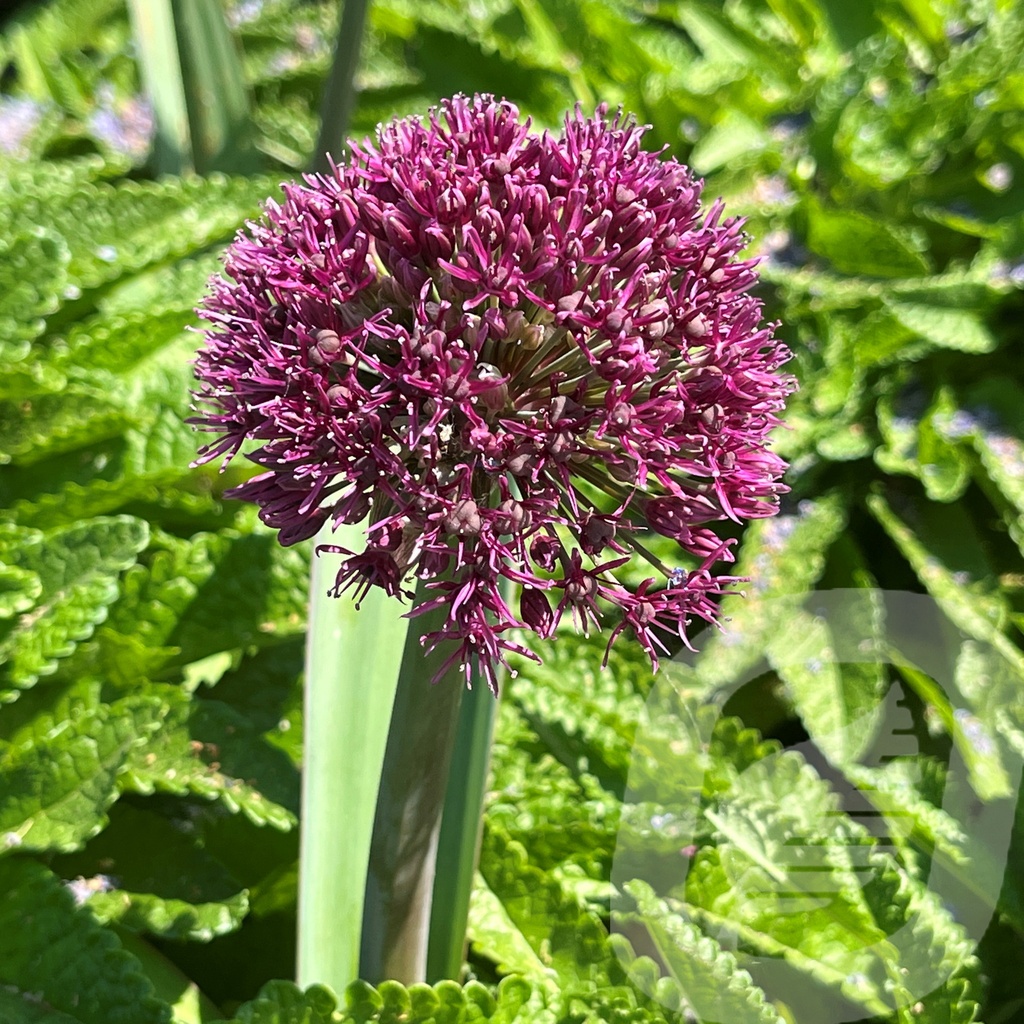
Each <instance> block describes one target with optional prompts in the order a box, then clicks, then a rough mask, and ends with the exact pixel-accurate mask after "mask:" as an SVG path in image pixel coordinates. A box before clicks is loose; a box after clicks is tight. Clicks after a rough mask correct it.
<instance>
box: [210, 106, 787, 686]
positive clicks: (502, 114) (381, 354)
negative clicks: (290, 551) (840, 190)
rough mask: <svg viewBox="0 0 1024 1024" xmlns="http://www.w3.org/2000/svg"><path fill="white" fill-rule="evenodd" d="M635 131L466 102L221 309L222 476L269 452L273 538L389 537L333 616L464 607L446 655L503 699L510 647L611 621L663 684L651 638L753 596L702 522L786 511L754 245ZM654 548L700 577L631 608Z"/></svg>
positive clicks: (281, 216)
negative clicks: (507, 596)
mask: <svg viewBox="0 0 1024 1024" xmlns="http://www.w3.org/2000/svg"><path fill="white" fill-rule="evenodd" d="M643 134H644V129H643V128H641V127H639V126H637V125H636V124H634V123H633V122H632V121H631V120H629V119H626V118H623V117H622V116H621V115H619V116H612V117H609V116H608V114H607V113H606V111H605V110H604V108H601V109H599V110H598V112H597V114H596V115H595V116H594V117H586V116H584V115H583V114H582V113H581V112H580V111H579V110H577V111H576V113H575V114H574V115H572V116H570V117H568V118H567V119H566V122H565V125H564V128H563V130H562V131H561V133H560V134H552V133H543V134H538V133H536V132H533V131H531V130H530V126H529V123H528V122H527V123H521V122H520V120H519V116H518V112H517V111H516V109H515V107H514V106H512V105H511V104H509V103H506V102H499V101H496V100H495V99H493V98H492V97H490V96H477V97H474V98H472V99H470V98H466V97H461V96H458V97H455V98H454V99H452V100H449V101H446V102H444V103H443V104H442V105H441V107H440V108H439V109H438V110H435V111H432V112H431V113H430V115H429V116H428V117H427V118H426V119H425V120H424V121H420V120H417V119H408V120H401V121H395V122H393V123H392V124H390V125H387V126H384V127H382V128H381V129H380V130H379V131H378V134H377V139H376V142H375V143H373V144H371V143H370V142H365V143H364V144H363V145H362V146H353V155H352V158H351V159H350V161H349V162H348V163H346V164H344V165H342V166H339V167H337V168H336V169H335V170H334V172H333V173H331V174H328V175H326V176H310V177H307V178H306V181H305V183H304V184H292V185H287V186H285V190H284V191H285V197H284V201H283V203H281V204H278V203H274V202H270V203H268V204H267V205H266V208H265V211H264V216H263V218H262V220H260V221H259V222H257V223H253V224H250V225H249V226H248V229H247V231H246V232H244V233H242V234H240V235H239V236H238V238H237V239H236V240H235V242H234V243H233V244H232V245H231V246H230V248H229V249H228V251H227V255H226V257H225V272H226V276H225V277H221V278H217V279H215V280H214V282H213V285H212V291H211V294H210V296H209V298H208V299H207V300H206V303H205V305H204V307H203V309H202V310H201V314H202V316H203V317H204V318H205V319H206V320H207V321H208V322H209V327H208V329H207V331H206V342H205V346H204V348H203V349H202V351H201V352H200V354H199V358H198V360H197V375H198V377H199V380H200V382H201V385H200V389H199V391H198V396H197V397H198V415H197V418H196V422H198V424H199V425H200V426H201V427H202V428H203V429H206V430H209V431H212V432H214V433H215V434H217V435H219V436H218V437H217V438H216V439H215V440H214V441H213V442H212V443H211V444H209V445H208V446H207V447H206V448H205V449H204V452H203V456H202V457H203V458H204V459H207V460H209V459H214V458H217V457H218V456H221V455H228V456H230V455H232V454H234V453H235V452H237V451H238V449H239V447H240V446H241V444H242V443H243V441H245V440H247V439H256V440H257V441H258V442H259V447H258V448H257V449H256V450H255V451H252V452H250V453H248V455H247V457H248V458H250V459H252V460H253V461H254V462H256V463H257V464H259V465H260V466H261V467H263V469H264V470H265V471H264V472H263V473H261V474H260V475H258V476H257V477H255V478H254V479H252V480H251V481H250V482H248V483H246V484H245V485H243V486H242V487H239V488H238V489H237V490H236V491H235V492H234V494H235V496H237V497H240V498H247V499H250V500H252V501H255V502H257V503H258V504H259V506H260V515H261V517H262V518H263V520H264V521H265V522H266V523H268V524H270V525H271V526H274V527H277V528H279V529H280V536H281V541H282V543H285V544H291V543H295V542H296V541H299V540H303V539H305V538H308V537H312V536H313V535H314V534H316V533H317V531H318V530H319V529H320V528H321V526H322V525H323V524H324V523H325V522H326V521H328V520H332V521H333V522H335V523H355V522H359V521H361V520H363V519H364V518H366V517H367V516H368V517H369V520H368V527H367V531H366V546H365V549H364V550H361V551H349V550H342V549H340V548H337V547H331V546H328V548H329V549H330V550H334V551H340V553H341V554H343V555H344V556H345V559H344V561H343V563H342V566H341V570H340V572H339V574H338V577H337V583H336V588H335V590H336V592H337V593H339V594H340V593H344V592H351V593H353V594H355V595H356V597H357V598H358V597H359V596H361V595H362V594H365V593H366V592H367V589H368V588H369V587H373V586H377V587H381V588H383V589H384V590H385V591H387V592H388V593H391V594H409V593H411V591H412V586H413V582H414V580H415V579H416V578H418V579H420V580H422V581H426V590H427V599H426V600H425V601H422V602H421V603H420V605H419V606H418V607H416V608H414V609H413V614H414V615H415V614H417V613H421V612H423V611H425V610H428V609H430V608H433V607H437V606H440V605H445V606H447V607H448V608H449V613H448V616H447V621H446V622H445V625H444V626H443V627H442V628H441V629H440V630H437V631H434V632H431V633H428V634H427V635H426V636H425V637H424V641H425V643H426V644H427V645H428V646H430V647H433V646H435V645H436V644H438V643H440V642H441V641H446V640H450V641H454V644H453V645H452V646H451V652H452V653H451V656H450V658H449V659H448V662H447V664H446V668H447V667H451V666H452V665H459V666H461V667H462V668H463V669H464V670H465V673H466V677H467V679H468V678H469V675H470V672H471V670H472V667H473V665H474V664H476V665H478V666H479V668H480V670H481V671H482V672H483V674H484V677H485V678H486V679H487V680H488V681H489V683H490V685H491V686H492V688H494V687H495V686H496V682H495V680H496V676H495V670H496V667H497V665H498V664H499V663H501V662H503V661H504V660H505V656H506V654H507V653H508V652H509V651H513V650H520V648H519V647H518V646H517V645H516V643H515V642H514V641H513V640H512V639H511V638H510V630H512V629H513V628H514V627H525V628H527V629H532V630H534V631H535V632H537V633H539V634H541V635H548V634H550V633H551V632H552V631H553V630H554V629H555V627H556V626H557V623H558V620H559V619H560V618H561V617H562V616H563V615H566V614H568V615H569V616H570V617H571V618H572V619H573V620H575V621H576V623H577V624H578V626H579V627H580V628H582V629H588V628H590V627H595V628H596V627H600V626H601V625H602V623H603V620H604V618H605V616H606V615H607V614H608V612H609V606H612V608H613V609H614V610H615V612H616V614H617V619H613V622H615V626H614V628H613V630H612V633H611V635H612V637H613V638H614V637H615V636H617V635H618V634H619V633H621V631H622V630H623V629H624V628H626V627H629V629H630V630H631V631H632V632H633V633H634V634H635V635H636V636H637V637H638V639H639V641H640V643H641V644H642V645H643V647H644V648H645V650H646V651H647V652H648V653H649V654H650V656H651V659H652V661H653V662H654V663H655V664H656V663H657V658H658V652H659V650H664V647H663V646H662V641H661V640H660V639H659V635H658V634H659V631H665V632H667V633H669V634H677V635H679V636H680V637H684V638H685V631H686V625H687V621H688V620H689V619H690V618H691V617H693V616H697V617H699V618H701V619H708V620H710V619H713V618H714V615H715V603H714V600H713V598H714V596H715V595H716V594H719V593H721V592H722V589H723V588H724V587H727V586H729V584H730V583H732V582H733V580H734V577H730V576H722V575H716V574H715V567H716V564H718V563H727V562H730V561H731V560H732V556H731V554H730V550H729V545H728V544H727V543H725V542H723V541H722V540H720V539H719V537H718V536H717V535H716V533H715V532H714V531H713V530H712V529H711V527H710V525H709V524H713V523H715V522H716V521H722V520H726V519H731V520H735V521H740V520H744V519H749V518H754V517H761V516H767V515H771V514H772V513H773V512H774V511H775V509H776V498H777V495H778V494H779V492H780V490H782V487H781V485H780V483H779V478H780V476H781V473H782V471H783V469H784V464H783V462H782V461H781V460H780V459H779V458H778V457H777V456H776V455H774V454H773V453H772V452H771V451H770V450H769V449H768V447H767V435H768V433H769V431H770V430H771V428H772V427H773V426H774V425H775V424H776V423H777V417H778V414H779V412H780V410H781V409H782V406H783V403H784V401H785V397H786V395H787V394H788V393H789V391H790V390H791V389H792V386H793V385H792V381H791V379H790V378H789V377H788V376H786V375H785V374H783V373H781V372H779V367H780V365H781V364H782V363H783V362H784V361H785V360H786V359H787V358H788V352H787V351H786V349H785V348H784V346H783V345H781V344H780V343H779V342H778V341H777V340H775V339H774V337H773V328H772V326H771V325H765V324H764V323H763V321H762V312H761V305H760V303H759V301H758V300H757V299H756V298H754V297H753V296H752V295H751V293H750V290H751V287H752V286H753V285H754V284H755V282H756V274H755V271H754V265H753V262H752V261H749V260H743V259H740V258H739V255H738V254H739V252H740V250H741V249H742V247H743V245H744V236H743V234H742V232H741V225H740V223H739V222H738V221H735V220H726V219H723V210H722V206H721V204H720V203H717V202H716V203H714V204H712V205H711V206H710V207H709V208H707V209H703V208H702V206H701V202H700V198H701V183H700V182H699V181H696V180H695V179H694V178H693V176H692V175H691V173H690V172H689V170H688V169H687V168H686V167H684V166H682V165H681V164H679V163H677V162H675V161H674V160H670V159H664V158H663V157H662V156H660V155H658V154H652V153H647V152H645V151H644V150H642V149H641V142H642V138H643ZM646 530H654V531H656V532H658V533H661V534H664V535H666V536H669V537H672V538H673V539H675V540H676V541H678V543H679V544H680V546H681V547H682V548H683V549H685V550H686V551H687V552H689V553H691V554H692V555H694V556H696V558H697V560H698V567H697V568H696V569H695V570H692V571H689V572H684V571H681V570H672V569H671V568H669V569H666V568H665V567H663V566H661V565H660V564H658V563H656V564H657V570H656V573H655V575H653V576H651V577H650V578H649V579H648V580H647V581H646V582H645V583H644V584H643V585H642V586H641V587H640V588H639V590H630V589H628V588H627V587H625V586H623V585H622V584H621V583H620V582H618V581H617V580H616V577H615V570H616V569H617V568H618V567H619V566H621V565H622V564H624V563H625V562H626V561H628V560H629V558H630V557H632V556H633V555H634V553H635V552H636V551H638V550H640V548H639V545H638V536H639V534H640V533H642V532H643V531H646ZM321 550H322V549H321ZM502 577H504V578H506V579H508V580H511V581H513V582H515V583H519V584H522V585H523V586H524V587H525V588H526V589H525V590H524V594H523V598H522V600H521V602H520V603H519V607H518V610H517V609H515V608H511V607H509V606H508V604H506V603H505V601H503V600H502V598H501V596H500V590H499V582H500V580H501V578H502ZM523 653H526V652H523Z"/></svg>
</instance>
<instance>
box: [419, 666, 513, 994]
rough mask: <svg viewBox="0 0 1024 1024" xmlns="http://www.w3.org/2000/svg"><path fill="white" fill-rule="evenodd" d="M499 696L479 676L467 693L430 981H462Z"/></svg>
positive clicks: (452, 777) (443, 838)
mask: <svg viewBox="0 0 1024 1024" xmlns="http://www.w3.org/2000/svg"><path fill="white" fill-rule="evenodd" d="M497 708H498V701H497V698H495V697H494V696H493V695H492V694H491V691H490V690H489V689H488V688H487V687H486V686H485V685H483V683H482V682H480V681H477V684H476V685H475V686H474V687H473V689H472V690H469V691H468V692H467V693H465V694H463V697H462V706H461V707H460V708H459V723H458V729H457V733H456V739H455V750H454V752H453V754H452V762H451V769H450V771H449V774H448V789H447V792H446V794H445V801H444V817H443V818H442V821H441V835H440V838H439V840H438V847H437V874H436V876H435V878H434V893H433V905H432V913H431V916H430V940H429V949H428V953H427V981H429V982H431V983H434V982H437V981H441V980H442V979H444V978H451V979H453V980H456V981H457V980H458V978H459V974H460V973H461V971H462V964H463V961H464V959H465V953H466V922H467V921H468V919H469V898H470V894H471V893H472V891H473V875H474V873H475V871H476V862H477V859H478V857H479V850H480V821H481V814H482V811H483V805H484V793H485V790H486V788H487V772H488V768H489V766H490V755H491V737H492V735H493V733H494V719H495V716H496V713H497Z"/></svg>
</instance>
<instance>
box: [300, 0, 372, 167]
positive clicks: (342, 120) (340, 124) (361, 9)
mask: <svg viewBox="0 0 1024 1024" xmlns="http://www.w3.org/2000/svg"><path fill="white" fill-rule="evenodd" d="M369 5H370V4H369V0H342V5H341V23H340V25H339V26H338V39H337V42H336V43H335V47H334V60H333V62H332V64H331V70H330V73H329V74H328V77H327V84H326V86H325V87H324V98H323V102H322V104H321V118H320V136H319V138H318V139H317V142H316V155H315V157H314V161H313V169H314V170H315V171H319V172H320V173H321V174H323V173H325V172H327V171H329V170H330V169H331V165H330V161H329V159H328V157H329V156H334V157H335V159H339V160H340V159H341V154H342V153H343V152H344V150H345V139H346V137H347V133H348V123H349V120H350V119H351V117H352V110H353V108H354V107H355V95H356V85H355V80H356V69H357V68H358V66H359V50H360V46H361V43H362V39H363V26H364V25H365V23H366V10H367V8H368V7H369Z"/></svg>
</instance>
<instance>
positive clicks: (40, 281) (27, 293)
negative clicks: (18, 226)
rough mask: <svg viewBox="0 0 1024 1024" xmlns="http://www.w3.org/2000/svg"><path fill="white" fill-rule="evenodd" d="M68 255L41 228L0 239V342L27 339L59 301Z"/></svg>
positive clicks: (60, 243) (59, 240)
mask: <svg viewBox="0 0 1024 1024" xmlns="http://www.w3.org/2000/svg"><path fill="white" fill-rule="evenodd" d="M69 259H70V253H69V252H68V249H67V246H66V245H65V244H64V240H63V239H62V238H61V236H60V235H58V234H56V233H54V232H48V231H45V230H43V229H42V228H34V229H30V230H29V231H28V232H26V233H25V234H21V235H18V236H17V237H15V238H12V239H10V240H9V241H8V240H7V239H0V342H12V341H15V340H18V339H31V338H34V337H35V336H36V335H38V334H40V333H41V332H42V329H43V317H45V316H46V315H47V314H49V313H52V312H53V311H54V310H55V309H56V308H57V306H58V305H59V303H60V301H61V300H62V298H63V292H64V288H65V285H66V283H67V266H68V260H69Z"/></svg>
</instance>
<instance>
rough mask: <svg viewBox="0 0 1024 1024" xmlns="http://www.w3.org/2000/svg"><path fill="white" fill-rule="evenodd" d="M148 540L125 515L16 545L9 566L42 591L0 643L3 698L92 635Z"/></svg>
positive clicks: (49, 668) (48, 670)
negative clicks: (31, 577)
mask: <svg viewBox="0 0 1024 1024" xmlns="http://www.w3.org/2000/svg"><path fill="white" fill-rule="evenodd" d="M148 537H149V530H148V526H147V524H146V523H145V522H144V521H142V520H140V519H135V518H132V517H130V516H115V517H111V518H107V519H103V518H100V519H93V520H86V521H85V522H83V523H79V524H77V525H75V526H70V527H67V528H65V529H62V530H54V531H51V532H50V533H47V534H45V535H44V536H41V537H38V538H36V539H35V540H34V542H33V543H30V544H26V545H24V546H23V547H22V548H20V549H19V550H18V551H17V552H16V553H15V554H14V555H13V556H9V557H11V561H12V562H13V564H15V565H16V566H17V567H18V568H21V569H27V570H29V571H31V572H34V573H36V574H37V575H38V577H39V580H40V583H41V587H42V590H41V593H40V594H39V597H38V598H37V600H36V603H35V605H34V606H33V607H32V608H31V609H30V610H27V611H26V612H25V613H24V614H23V615H22V616H21V618H20V619H19V620H18V621H17V623H16V624H15V625H14V627H13V629H12V630H9V631H8V632H7V633H6V635H4V636H3V637H2V639H0V665H3V670H2V673H0V686H2V687H3V691H4V694H3V695H4V696H5V697H6V699H7V700H8V701H10V700H13V699H14V697H15V696H16V695H17V691H18V690H19V689H23V688H25V687H28V686H32V685H33V684H34V683H35V682H36V680H37V679H39V677H40V676H42V675H47V674H49V673H52V672H53V671H54V670H55V669H56V667H57V662H58V659H60V658H65V657H67V656H68V655H69V654H70V653H71V652H72V651H73V650H74V648H75V645H76V644H77V643H78V642H79V641H82V640H85V639H86V638H87V637H89V636H90V635H91V634H92V631H93V630H94V629H95V627H96V625H97V624H98V623H100V622H102V621H103V620H104V619H105V618H106V615H107V609H108V608H109V606H110V605H111V604H112V603H113V602H114V600H115V599H116V597H117V594H118V578H119V576H120V574H121V572H123V571H124V570H125V569H127V568H128V567H129V566H130V565H132V564H134V562H135V560H136V557H137V555H138V553H139V552H140V551H141V550H142V549H143V548H144V547H145V546H146V543H147V540H148Z"/></svg>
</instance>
